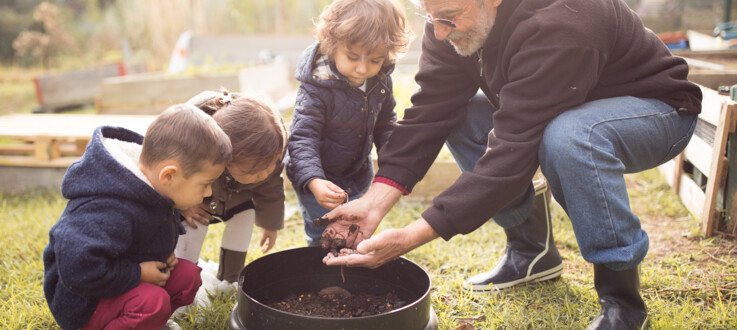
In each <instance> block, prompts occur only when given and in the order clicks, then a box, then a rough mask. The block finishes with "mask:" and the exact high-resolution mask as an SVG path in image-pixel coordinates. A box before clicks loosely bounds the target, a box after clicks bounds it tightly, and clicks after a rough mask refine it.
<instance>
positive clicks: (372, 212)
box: [323, 183, 402, 248]
mask: <svg viewBox="0 0 737 330" xmlns="http://www.w3.org/2000/svg"><path fill="white" fill-rule="evenodd" d="M400 197H402V192H401V191H399V190H397V189H396V188H393V187H391V186H389V185H385V184H383V183H374V184H372V185H371V188H369V190H368V191H367V192H366V194H364V195H363V196H362V197H361V198H359V199H355V200H352V201H350V202H348V203H345V204H342V205H340V206H338V207H336V208H335V209H333V210H332V211H330V212H328V213H327V214H325V215H324V216H323V217H324V218H327V219H336V221H333V222H331V223H330V224H329V225H328V226H327V228H325V231H326V232H330V233H332V234H333V235H334V236H338V235H340V236H341V237H343V238H349V236H351V235H350V232H349V229H350V226H351V225H352V224H356V225H358V227H359V230H360V232H359V233H358V234H357V237H356V238H355V240H352V242H348V243H352V244H348V245H347V247H349V248H355V247H356V245H358V243H360V242H361V241H362V240H364V239H366V238H369V237H371V235H372V234H373V233H374V231H376V228H377V227H379V223H381V220H382V219H383V218H384V215H386V213H387V212H389V209H391V207H392V206H394V204H396V202H397V201H398V200H399V198H400Z"/></svg>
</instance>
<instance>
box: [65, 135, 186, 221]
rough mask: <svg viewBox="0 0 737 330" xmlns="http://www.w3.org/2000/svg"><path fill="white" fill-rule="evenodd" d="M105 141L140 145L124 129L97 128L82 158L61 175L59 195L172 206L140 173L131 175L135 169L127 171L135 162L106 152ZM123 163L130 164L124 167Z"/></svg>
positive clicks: (136, 139)
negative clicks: (116, 199)
mask: <svg viewBox="0 0 737 330" xmlns="http://www.w3.org/2000/svg"><path fill="white" fill-rule="evenodd" d="M105 139H113V140H118V141H122V142H128V143H133V144H136V145H141V144H143V136H141V135H140V134H138V133H136V132H133V131H130V130H127V129H125V128H120V127H111V126H103V127H99V128H97V129H96V130H95V132H94V133H93V135H92V139H91V140H90V142H89V144H88V145H87V149H86V150H85V152H84V155H83V156H82V158H81V159H79V160H78V161H76V162H74V163H73V164H72V165H71V166H70V167H69V169H68V170H67V172H66V174H65V175H64V179H63V181H62V184H61V192H62V195H63V196H64V197H65V198H67V199H74V198H84V197H92V196H99V195H109V196H117V197H120V198H123V199H126V200H131V201H135V202H138V203H141V204H143V205H152V206H156V207H160V205H162V203H163V204H165V205H171V206H173V202H172V201H171V200H170V199H168V198H166V197H164V196H162V195H161V194H159V193H158V192H156V190H154V188H153V187H152V186H151V185H150V184H149V183H147V182H146V181H144V180H145V178H142V177H141V176H142V175H141V174H138V175H137V174H136V173H134V171H135V169H131V164H133V166H136V165H137V164H138V159H129V160H123V162H121V157H120V154H119V153H116V151H115V150H110V149H109V148H108V147H107V146H106V143H105ZM116 142H117V141H116ZM114 154H116V156H114ZM123 157H125V156H123ZM126 161H130V162H129V163H127V164H126V163H125V162H126ZM126 165H127V166H126ZM101 183H102V184H101Z"/></svg>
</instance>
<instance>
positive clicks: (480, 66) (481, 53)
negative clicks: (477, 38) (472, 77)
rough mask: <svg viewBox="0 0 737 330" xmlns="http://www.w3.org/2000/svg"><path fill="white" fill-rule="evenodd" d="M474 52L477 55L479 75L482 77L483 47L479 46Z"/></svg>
mask: <svg viewBox="0 0 737 330" xmlns="http://www.w3.org/2000/svg"><path fill="white" fill-rule="evenodd" d="M476 54H477V55H478V56H479V77H482V78H483V77H484V60H483V56H484V49H483V48H480V49H479V50H478V51H476Z"/></svg>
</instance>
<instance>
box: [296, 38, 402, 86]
mask: <svg viewBox="0 0 737 330" xmlns="http://www.w3.org/2000/svg"><path fill="white" fill-rule="evenodd" d="M321 56H322V54H321V53H320V43H318V42H315V43H313V44H312V45H310V46H309V47H307V49H305V51H304V52H303V53H302V55H301V56H300V58H299V60H298V61H297V71H296V72H295V77H296V78H297V80H298V81H300V82H302V83H309V84H313V85H317V86H321V87H327V88H351V85H350V83H348V79H346V78H345V76H343V75H342V74H340V72H339V71H338V68H337V67H336V66H335V62H333V61H330V66H329V68H330V70H329V71H330V72H329V73H328V74H327V75H325V76H322V77H320V76H318V75H315V73H314V70H315V66H316V62H317V61H318V59H320V57H321ZM394 67H395V64H394V63H389V64H387V63H385V64H384V66H383V67H382V68H381V70H379V73H378V74H377V75H376V76H375V77H372V78H370V79H369V80H368V82H369V84H374V83H375V82H373V81H375V80H376V79H378V80H379V81H380V82H382V83H383V84H384V85H386V81H387V79H388V78H389V75H390V74H391V73H392V72H393V71H394Z"/></svg>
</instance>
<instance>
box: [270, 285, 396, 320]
mask: <svg viewBox="0 0 737 330" xmlns="http://www.w3.org/2000/svg"><path fill="white" fill-rule="evenodd" d="M404 305H406V302H405V301H404V300H403V299H402V298H401V297H400V296H399V295H398V294H397V293H396V292H394V291H389V292H386V293H381V294H375V293H367V292H353V293H351V292H350V291H348V290H346V289H344V288H342V287H340V286H332V287H327V288H324V289H322V290H320V291H319V292H305V293H300V294H290V295H288V296H287V297H286V298H284V299H282V300H279V301H276V302H273V303H271V304H269V306H271V307H273V308H276V309H279V310H282V311H285V312H289V313H294V314H300V315H309V316H322V317H345V318H350V317H360V316H370V315H377V314H383V313H387V312H390V311H392V310H394V309H397V308H401V307H403V306H404Z"/></svg>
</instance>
